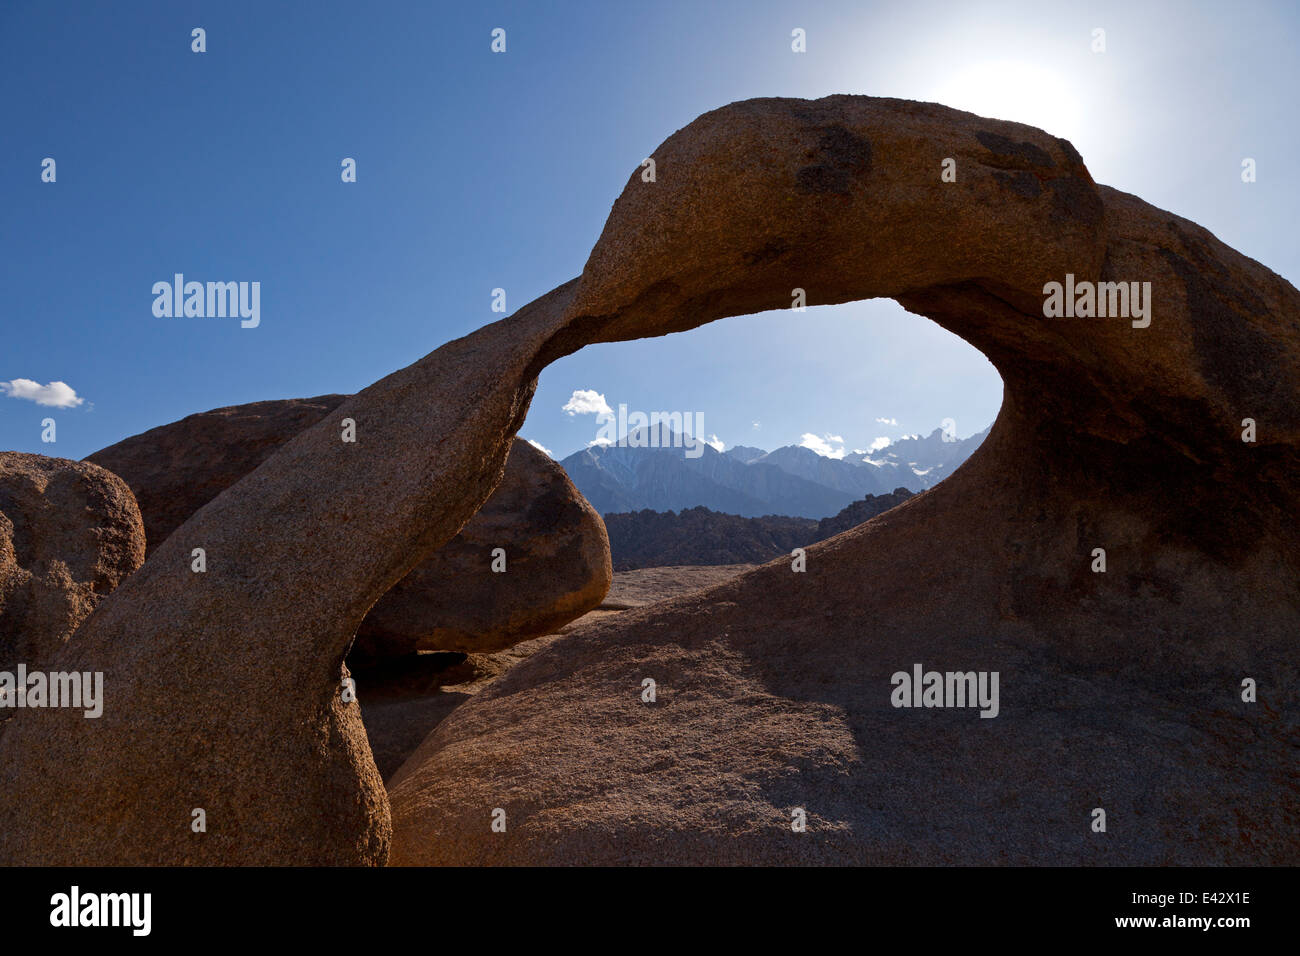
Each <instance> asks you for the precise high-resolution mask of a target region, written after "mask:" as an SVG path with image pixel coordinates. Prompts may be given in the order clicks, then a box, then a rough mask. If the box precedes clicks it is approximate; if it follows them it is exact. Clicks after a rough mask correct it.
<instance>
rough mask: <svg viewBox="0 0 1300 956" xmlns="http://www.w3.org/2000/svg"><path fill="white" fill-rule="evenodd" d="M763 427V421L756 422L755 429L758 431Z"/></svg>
mask: <svg viewBox="0 0 1300 956" xmlns="http://www.w3.org/2000/svg"><path fill="white" fill-rule="evenodd" d="M762 427H763V425H762V423H761V422H754V431H758V430H759V429H760V428H762Z"/></svg>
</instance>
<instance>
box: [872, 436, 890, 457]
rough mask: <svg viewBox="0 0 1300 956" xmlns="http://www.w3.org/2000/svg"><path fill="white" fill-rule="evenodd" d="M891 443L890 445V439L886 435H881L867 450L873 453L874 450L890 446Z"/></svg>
mask: <svg viewBox="0 0 1300 956" xmlns="http://www.w3.org/2000/svg"><path fill="white" fill-rule="evenodd" d="M889 445H890V441H889V439H888V438H886V437H885V436H884V435H881V436H880V437H879V438H877V439H876V440H875V441H873V442H872V443H871V447H870V448H868V449H867V452H868V453H871V452H873V451H880V449H882V448H888V447H889Z"/></svg>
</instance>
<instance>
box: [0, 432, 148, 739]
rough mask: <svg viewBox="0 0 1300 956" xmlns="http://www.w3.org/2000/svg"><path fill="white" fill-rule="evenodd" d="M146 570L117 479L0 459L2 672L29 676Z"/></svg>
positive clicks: (130, 501)
mask: <svg viewBox="0 0 1300 956" xmlns="http://www.w3.org/2000/svg"><path fill="white" fill-rule="evenodd" d="M143 561H144V528H143V526H142V525H141V523H140V511H139V509H138V508H137V507H136V503H135V499H134V498H133V497H132V496H131V491H130V489H129V488H127V486H126V485H125V483H123V482H122V480H121V479H119V478H118V477H117V476H115V475H112V474H109V473H108V472H106V471H105V470H104V469H102V468H99V467H97V466H95V465H88V464H85V463H84V462H76V461H68V460H67V459H64V458H47V457H45V456H43V455H29V454H24V453H22V452H16V451H6V452H0V670H12V669H13V667H14V666H16V665H17V664H20V663H21V664H26V665H27V667H28V668H29V669H31V670H36V669H37V668H38V667H39V666H40V665H42V664H43V663H44V661H46V660H47V659H48V658H49V657H51V656H52V655H53V654H54V653H55V652H56V651H57V650H58V649H59V648H60V647H61V646H62V645H63V643H64V642H65V641H66V640H67V639H68V638H69V637H70V636H71V635H72V632H73V631H75V630H76V629H77V627H78V625H80V624H81V622H82V621H83V620H85V619H86V618H87V617H88V616H89V615H90V612H91V611H93V610H94V609H95V605H96V604H98V603H99V600H100V599H101V598H102V597H103V596H104V595H106V594H108V593H109V592H110V591H112V590H113V589H114V588H115V587H117V585H118V584H119V583H120V582H121V581H122V579H123V578H125V577H126V576H127V575H128V574H131V573H132V572H133V571H135V570H136V568H138V567H140V565H141V563H143ZM8 716H9V714H8V713H7V712H5V711H0V717H8Z"/></svg>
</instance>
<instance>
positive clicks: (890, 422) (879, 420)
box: [876, 418, 898, 428]
mask: <svg viewBox="0 0 1300 956" xmlns="http://www.w3.org/2000/svg"><path fill="white" fill-rule="evenodd" d="M876 424H877V425H893V426H894V427H895V428H897V427H898V419H897V418H877V419H876Z"/></svg>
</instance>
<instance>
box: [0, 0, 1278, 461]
mask: <svg viewBox="0 0 1300 956" xmlns="http://www.w3.org/2000/svg"><path fill="white" fill-rule="evenodd" d="M1298 11H1300V6H1297V5H1296V4H1293V3H1280V4H1252V3H1236V4H1231V5H1221V6H1215V5H1197V4H1191V3H1168V4H1161V3H1149V4H1143V3H1132V2H1125V3H1114V4H1109V3H1102V4H1094V3H1076V4H1069V5H1054V4H1051V3H1044V2H1037V3H1030V4H991V3H990V4H976V3H970V4H926V3H920V2H907V3H898V4H871V3H861V2H853V3H849V2H845V3H767V2H762V0H758V2H754V0H750V2H735V3H707V2H693V3H673V2H656V3H653V4H631V3H612V2H603V3H519V4H492V3H482V4H468V3H457V4H444V3H431V2H420V3H400V4H399V3H385V2H368V3H364V4H352V3H334V2H317V3H312V4H293V5H290V4H287V3H276V2H232V0H222V2H219V3H218V2H171V3H163V2H157V3H150V2H131V3H115V4H107V3H90V2H84V3H55V2H46V3H35V2H15V0H4V2H3V3H0V122H2V123H3V133H4V135H3V136H0V183H3V187H2V188H3V191H2V192H0V224H2V225H0V262H2V263H3V266H2V267H0V295H2V296H3V298H2V299H0V302H2V303H3V306H2V307H3V309H4V329H3V340H2V341H3V345H2V346H0V382H3V383H18V384H17V385H14V384H10V385H8V386H0V391H7V392H9V393H10V394H8V395H0V448H9V449H17V450H21V451H32V452H39V453H42V454H52V455H58V456H61V457H67V458H80V457H82V456H84V455H86V454H89V453H90V452H92V451H94V450H96V449H98V448H101V447H103V446H105V445H108V444H111V443H113V442H115V441H118V440H120V439H122V438H125V437H127V436H128V435H132V434H136V433H138V432H140V431H143V430H145V429H147V428H150V427H153V426H154V425H159V424H162V423H165V422H170V421H174V420H175V419H178V418H181V417H183V416H184V415H187V414H190V413H192V412H196V411H202V410H205V409H208V408H214V407H217V406H221V405H232V404H238V403H242V402H250V401H258V400H263V399H270V398H288V397H295V396H308V395H317V394H321V393H324V392H335V391H347V392H350V391H355V390H357V389H359V388H362V387H364V386H365V385H367V384H369V383H371V382H373V381H375V380H376V379H379V378H381V377H383V376H384V375H387V374H388V373H389V372H391V371H393V370H395V369H397V368H400V367H402V366H404V365H407V364H409V363H410V362H412V361H414V360H415V359H417V358H419V357H420V356H421V355H423V354H425V353H426V352H429V351H431V350H432V349H434V348H436V347H437V346H438V345H440V344H442V343H443V342H446V341H447V340H449V339H452V338H455V337H457V336H460V335H463V334H465V333H467V332H469V331H472V330H473V329H475V328H477V327H479V326H481V325H483V324H485V323H487V322H490V321H492V320H494V319H496V318H499V315H497V314H494V313H493V312H492V311H491V304H492V290H493V289H494V288H504V289H505V290H506V304H507V308H508V310H509V311H514V310H515V309H517V308H519V307H520V306H522V305H524V304H525V303H526V302H528V301H529V300H530V299H532V298H534V297H536V296H538V295H540V294H542V293H544V292H546V291H548V290H549V289H551V288H553V287H554V286H556V285H558V284H560V283H561V282H564V281H566V280H568V279H569V278H572V277H573V276H575V275H577V274H578V273H579V272H580V271H581V269H582V266H583V263H584V262H585V261H586V258H587V255H588V253H589V252H590V250H591V246H592V244H593V243H594V242H595V240H596V237H597V236H598V235H599V233H600V230H601V227H602V226H603V224H604V220H605V217H606V215H607V214H608V211H609V208H610V205H611V204H612V202H613V201H614V199H615V198H616V196H617V195H618V192H619V190H620V189H621V188H622V186H623V184H624V183H625V182H626V181H627V178H628V176H629V174H630V172H631V171H632V170H633V169H635V168H636V167H637V166H638V164H639V163H640V161H641V160H642V159H643V158H644V157H645V156H647V155H649V154H650V153H651V152H652V151H653V149H654V148H655V146H656V145H658V144H659V143H660V142H661V141H663V140H664V139H665V138H666V137H667V136H669V135H670V134H671V133H672V132H673V131H675V130H676V129H678V128H680V127H681V126H684V125H686V124H687V123H689V122H690V121H691V120H692V119H694V118H695V117H696V116H698V115H699V114H700V113H702V112H705V111H707V110H710V109H713V108H715V107H718V106H721V105H723V104H725V103H728V102H732V101H734V100H738V99H745V98H749V97H755V96H803V97H817V96H822V95H826V94H830V93H862V94H870V95H880V96H899V97H907V98H912V99H927V100H938V101H940V102H947V103H949V104H950V105H954V106H959V107H962V108H966V109H972V110H974V111H976V112H981V113H984V114H986V115H995V116H1000V117H1002V118H1006V119H1016V120H1021V121H1024V122H1029V123H1032V124H1034V125H1039V126H1043V127H1044V128H1046V129H1048V130H1049V131H1050V132H1052V133H1054V134H1056V135H1062V136H1066V137H1068V138H1069V139H1071V140H1072V141H1073V142H1074V144H1075V146H1076V147H1078V149H1079V150H1080V152H1081V153H1082V154H1083V156H1084V159H1085V161H1086V162H1087V163H1088V166H1089V168H1090V169H1091V171H1092V173H1093V175H1094V177H1095V178H1096V179H1097V180H1098V181H1099V182H1103V183H1107V184H1109V185H1112V186H1115V187H1118V188H1120V189H1124V190H1127V191H1130V192H1134V193H1137V194H1138V195H1140V196H1142V197H1143V198H1144V199H1146V200H1148V201H1149V202H1152V203H1154V204H1155V205H1157V206H1161V207H1163V208H1166V209H1169V210H1171V211H1174V212H1176V213H1178V214H1180V215H1183V216H1187V217H1189V218H1191V219H1193V220H1196V221H1197V222H1199V223H1201V224H1202V225H1204V226H1206V227H1207V228H1209V229H1210V230H1211V231H1213V232H1214V233H1216V234H1217V235H1218V236H1219V237H1220V238H1221V239H1223V240H1224V241H1225V242H1227V243H1228V244H1229V245H1232V246H1234V247H1236V248H1237V249H1239V250H1241V251H1242V252H1244V253H1246V254H1247V255H1250V256H1253V257H1255V258H1257V259H1259V260H1260V261H1261V262H1263V263H1264V264H1265V265H1267V266H1269V267H1270V268H1272V269H1274V270H1275V271H1277V272H1279V273H1280V274H1282V275H1283V276H1286V277H1287V278H1289V279H1290V280H1291V281H1293V282H1295V281H1296V280H1297V276H1300V244H1297V243H1296V242H1295V223H1296V222H1297V221H1300V198H1298V196H1300V193H1298V191H1297V190H1296V188H1295V185H1294V183H1295V177H1296V173H1297V171H1296V168H1295V158H1296V156H1297V152H1298V150H1300V143H1298V142H1297V136H1300V134H1298V133H1297V124H1296V116H1297V115H1300V110H1298V109H1297V105H1298V104H1297V99H1298V98H1300V67H1298V66H1297V62H1298V60H1300V58H1297V57H1296V55H1295V50H1296V49H1297V48H1298V47H1300V12H1298ZM194 27H203V28H204V29H205V30H206V33H207V52H206V53H202V54H197V53H193V52H191V49H190V46H191V36H190V31H191V29H192V28H194ZM496 27H502V28H504V29H505V30H506V37H507V47H506V52H505V53H504V54H494V53H492V52H491V50H490V43H491V36H490V34H491V31H492V29H493V28H496ZM796 27H799V28H802V29H804V30H805V31H806V33H807V52H806V53H802V54H796V53H794V52H792V51H791V48H790V33H791V30H792V29H794V28H796ZM1098 27H1100V28H1102V29H1104V30H1105V31H1106V34H1105V36H1106V50H1105V52H1104V53H1094V52H1093V51H1092V49H1091V45H1092V42H1093V37H1092V31H1093V30H1094V28H1098ZM45 157H52V158H54V159H55V161H56V163H57V166H56V171H57V180H56V182H54V183H43V182H41V163H42V160H43V159H44V158H45ZM344 157H353V158H355V159H356V162H357V182H356V183H348V184H345V183H342V182H341V181H340V163H341V160H342V159H343V158H344ZM1243 157H1252V158H1254V159H1255V160H1256V161H1257V164H1258V181H1257V182H1255V183H1251V184H1244V183H1242V182H1241V178H1240V164H1241V160H1242V158H1243ZM177 272H181V273H184V274H185V275H186V277H187V279H197V280H199V281H209V280H211V281H231V280H234V281H239V280H243V281H258V282H260V283H261V324H260V325H259V326H258V327H257V328H255V329H244V328H241V327H240V323H239V321H238V320H237V319H228V318H227V319H205V318H158V317H155V316H154V314H153V311H152V306H153V298H154V297H153V294H152V292H151V289H152V286H153V284H154V283H155V282H157V281H159V280H170V279H171V277H172V275H173V274H174V273H177ZM25 381H30V382H34V383H37V384H38V385H41V386H48V385H49V384H50V383H52V382H64V383H66V385H67V386H68V387H69V388H70V389H72V390H73V391H74V392H75V394H76V396H77V398H78V399H80V401H81V404H78V405H70V406H69V407H54V406H49V405H41V404H38V403H37V402H35V401H33V400H31V399H30V398H27V397H23V396H24V395H27V394H35V395H37V396H38V397H39V396H44V395H46V394H47V392H46V391H41V392H32V390H31V387H30V386H25V385H23V384H22V383H23V382H25ZM586 389H591V390H594V391H596V392H597V393H599V394H601V395H604V396H605V398H606V400H607V402H608V403H609V404H610V405H611V406H617V405H618V404H619V403H620V402H621V403H626V404H627V405H629V406H630V407H631V408H632V409H641V410H646V411H652V410H669V411H674V410H680V411H690V412H696V411H698V412H702V413H703V415H704V420H705V423H706V431H707V432H709V433H710V434H714V435H717V436H718V437H719V438H720V439H721V440H722V441H724V442H725V443H726V444H727V445H733V444H751V445H760V446H762V447H765V448H774V447H776V446H778V445H782V444H789V443H794V442H798V441H800V440H801V437H802V436H803V435H804V434H813V435H818V436H824V435H833V436H837V437H840V438H842V439H843V444H844V445H845V446H846V447H850V448H854V447H867V445H868V444H869V443H870V442H872V441H873V439H875V438H877V437H878V436H886V437H898V436H900V435H902V434H906V433H913V432H929V431H930V430H932V429H934V428H936V427H939V424H940V422H941V421H942V420H943V419H945V418H953V419H955V420H956V422H957V430H958V433H959V434H960V435H963V436H964V435H967V434H970V433H972V432H975V431H978V430H979V429H981V428H983V427H984V426H985V425H987V424H988V423H989V422H990V421H991V420H992V419H993V417H994V416H995V415H996V413H997V409H998V406H999V405H1000V403H1001V382H1000V380H999V378H998V376H997V374H996V372H995V371H994V370H993V368H992V366H990V365H989V364H988V362H987V361H985V360H984V358H983V357H982V356H981V355H980V354H979V353H978V352H977V351H975V350H974V349H972V348H971V347H969V346H967V345H966V344H965V343H963V342H962V341H960V340H959V339H956V338H955V337H954V336H952V335H949V334H948V333H946V332H944V331H943V330H941V329H939V328H938V327H937V326H935V325H934V324H933V323H931V322H929V321H927V320H925V319H923V318H920V317H917V316H911V315H908V314H907V313H905V312H903V311H902V309H901V308H899V307H898V306H897V305H896V304H894V303H892V302H869V303H856V304H850V305H844V306H837V307H834V308H820V309H810V310H808V311H807V312H805V313H802V314H794V313H790V312H788V311H783V312H779V313H768V314H764V315H761V316H747V317H739V318H733V319H727V320H724V321H721V322H716V323H713V324H710V325H708V326H705V327H703V328H701V329H697V330H695V331H692V332H687V333H682V334H678V335H672V336H667V337H663V338H659V339H654V340H647V341H641V342H631V343H618V344H613V345H603V346H595V347H589V348H587V349H584V350H583V351H582V352H580V353H578V354H576V355H574V356H571V357H568V358H566V359H564V360H562V361H560V362H557V363H555V364H554V365H552V366H551V367H550V368H548V369H547V370H546V371H545V372H544V373H543V375H542V378H541V384H540V388H539V390H538V393H537V397H536V400H535V401H534V404H533V409H532V412H531V414H530V416H529V418H528V421H527V423H526V425H525V427H524V429H523V431H522V434H523V435H524V436H525V437H528V438H532V439H534V440H535V441H538V442H539V443H541V444H542V445H544V446H545V447H547V448H549V449H551V450H552V451H553V452H555V453H556V454H557V455H558V456H564V455H567V454H569V453H571V452H573V451H574V450H576V449H579V448H581V447H583V446H584V445H585V444H586V442H587V441H589V440H590V439H591V438H593V437H594V435H595V431H596V424H595V421H594V418H593V416H591V415H568V414H566V413H565V412H563V411H562V408H563V406H564V405H565V403H566V401H568V399H569V397H570V396H571V395H572V393H573V392H574V391H575V390H586ZM47 400H50V399H47ZM64 401H65V403H66V402H71V401H72V399H70V398H68V397H67V396H66V395H65V396H64ZM46 417H52V418H54V419H55V421H56V423H57V441H56V442H55V443H54V444H48V443H43V442H42V441H41V432H42V428H41V420H42V419H43V418H46ZM879 418H884V419H889V420H893V421H896V422H897V424H896V425H887V424H882V423H880V422H878V421H877V419H879ZM830 444H831V445H832V447H834V446H835V443H833V442H832V443H830Z"/></svg>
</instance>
